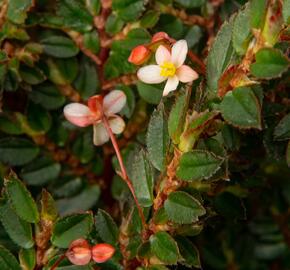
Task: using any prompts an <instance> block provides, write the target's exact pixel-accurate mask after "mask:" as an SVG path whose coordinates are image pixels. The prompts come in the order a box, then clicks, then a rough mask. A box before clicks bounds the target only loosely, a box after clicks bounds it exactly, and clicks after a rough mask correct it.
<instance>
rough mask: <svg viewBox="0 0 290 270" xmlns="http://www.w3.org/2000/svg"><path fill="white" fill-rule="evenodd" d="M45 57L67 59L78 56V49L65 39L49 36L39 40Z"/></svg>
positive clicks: (69, 40) (68, 39)
mask: <svg viewBox="0 0 290 270" xmlns="http://www.w3.org/2000/svg"><path fill="white" fill-rule="evenodd" d="M41 44H42V46H43V50H44V52H45V53H46V54H47V55H50V56H53V57H57V58H68V57H73V56H75V55H77V54H78V52H79V48H78V47H77V46H76V45H75V43H74V42H73V41H72V40H71V39H70V38H67V37H64V36H56V35H51V36H48V37H46V38H43V39H42V40H41Z"/></svg>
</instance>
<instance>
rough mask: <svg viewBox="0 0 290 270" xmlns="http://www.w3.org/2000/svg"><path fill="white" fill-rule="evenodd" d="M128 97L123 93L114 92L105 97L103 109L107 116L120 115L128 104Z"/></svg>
mask: <svg viewBox="0 0 290 270" xmlns="http://www.w3.org/2000/svg"><path fill="white" fill-rule="evenodd" d="M126 100H127V97H126V95H125V93H124V92H123V91H120V90H113V91H111V92H110V93H109V94H107V95H106V96H105V97H104V102H103V108H104V113H105V114H106V115H112V114H115V113H118V112H119V111H121V110H122V109H123V107H124V106H125V104H126Z"/></svg>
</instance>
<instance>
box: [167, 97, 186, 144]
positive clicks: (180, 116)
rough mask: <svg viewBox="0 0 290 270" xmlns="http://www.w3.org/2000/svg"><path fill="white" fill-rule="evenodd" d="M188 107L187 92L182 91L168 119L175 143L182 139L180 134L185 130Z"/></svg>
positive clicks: (170, 132) (170, 133)
mask: <svg viewBox="0 0 290 270" xmlns="http://www.w3.org/2000/svg"><path fill="white" fill-rule="evenodd" d="M187 108H188V98H187V95H186V93H182V94H181V95H180V96H179V97H177V98H176V101H175V104H174V105H173V107H172V109H171V112H170V114H169V119H168V132H169V135H170V137H171V139H172V140H173V142H174V143H175V144H178V143H179V141H180V135H181V134H182V132H183V128H184V124H185V117H186V111H187Z"/></svg>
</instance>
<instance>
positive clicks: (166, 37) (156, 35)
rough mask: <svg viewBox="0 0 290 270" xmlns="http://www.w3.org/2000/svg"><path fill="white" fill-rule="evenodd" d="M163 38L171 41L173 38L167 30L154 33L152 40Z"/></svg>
mask: <svg viewBox="0 0 290 270" xmlns="http://www.w3.org/2000/svg"><path fill="white" fill-rule="evenodd" d="M162 39H166V40H168V41H171V38H170V37H169V36H168V34H167V33H165V32H157V33H156V34H154V35H153V37H152V39H151V42H152V43H153V42H157V41H159V40H162Z"/></svg>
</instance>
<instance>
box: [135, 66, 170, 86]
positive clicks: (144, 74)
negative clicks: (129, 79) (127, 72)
mask: <svg viewBox="0 0 290 270" xmlns="http://www.w3.org/2000/svg"><path fill="white" fill-rule="evenodd" d="M160 71H161V69H160V67H159V66H157V65H149V66H145V67H142V68H140V69H139V70H138V72H137V76H138V78H139V80H140V81H142V82H144V83H149V84H150V83H152V84H155V83H162V82H164V81H165V80H166V79H167V78H166V77H164V76H161V75H160Z"/></svg>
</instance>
